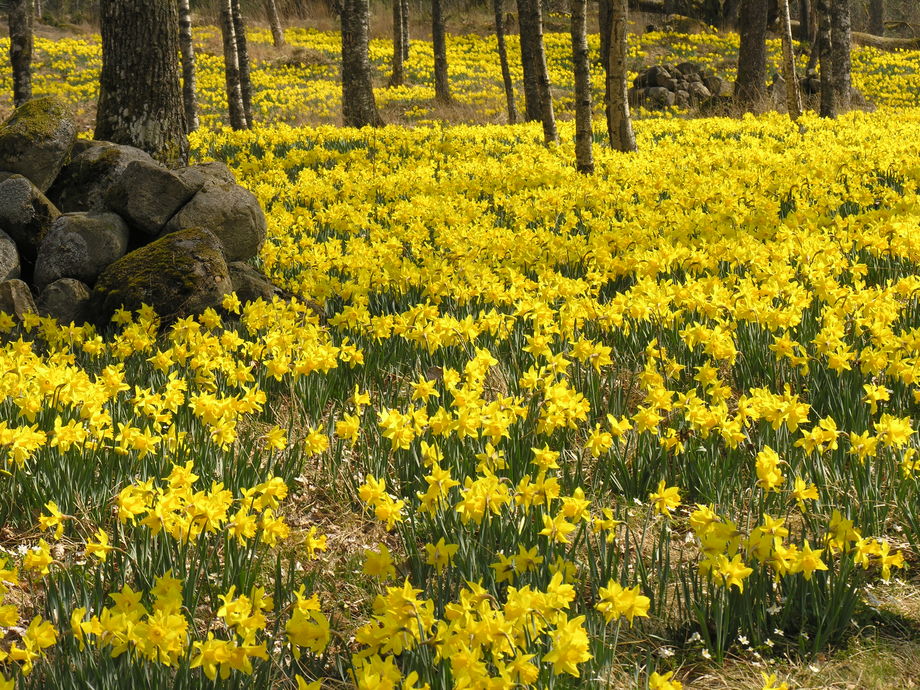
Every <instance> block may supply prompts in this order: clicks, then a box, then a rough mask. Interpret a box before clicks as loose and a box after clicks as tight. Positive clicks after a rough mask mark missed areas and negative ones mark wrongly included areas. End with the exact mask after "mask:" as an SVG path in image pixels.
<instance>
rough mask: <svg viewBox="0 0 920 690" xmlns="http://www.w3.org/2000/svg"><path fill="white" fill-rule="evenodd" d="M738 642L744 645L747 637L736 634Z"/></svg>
mask: <svg viewBox="0 0 920 690" xmlns="http://www.w3.org/2000/svg"><path fill="white" fill-rule="evenodd" d="M738 642H740V643H741V644H744V645H746V644H747V643H748V638H746V637H745V636H744V635H738Z"/></svg>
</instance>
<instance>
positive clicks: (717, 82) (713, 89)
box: [703, 77, 729, 96]
mask: <svg viewBox="0 0 920 690" xmlns="http://www.w3.org/2000/svg"><path fill="white" fill-rule="evenodd" d="M703 84H704V85H705V86H706V88H707V89H709V92H710V93H711V94H712V95H713V96H727V95H729V94H728V91H729V83H728V82H727V81H724V80H723V79H720V78H719V77H707V78H706V79H704V80H703Z"/></svg>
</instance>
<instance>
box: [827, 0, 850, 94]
mask: <svg viewBox="0 0 920 690" xmlns="http://www.w3.org/2000/svg"><path fill="white" fill-rule="evenodd" d="M851 40H852V37H851V36H850V2H849V0H831V75H832V76H831V80H832V81H833V83H834V99H835V101H836V104H837V108H838V110H842V111H847V110H849V109H850V89H851V84H852V80H851V77H850V41H851Z"/></svg>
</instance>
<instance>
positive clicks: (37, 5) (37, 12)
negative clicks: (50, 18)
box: [33, 0, 43, 21]
mask: <svg viewBox="0 0 920 690" xmlns="http://www.w3.org/2000/svg"><path fill="white" fill-rule="evenodd" d="M33 7H34V9H35V18H36V19H37V20H38V21H41V19H42V14H43V12H42V0H35V3H34V5H33Z"/></svg>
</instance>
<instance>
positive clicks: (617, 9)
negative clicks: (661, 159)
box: [607, 0, 636, 151]
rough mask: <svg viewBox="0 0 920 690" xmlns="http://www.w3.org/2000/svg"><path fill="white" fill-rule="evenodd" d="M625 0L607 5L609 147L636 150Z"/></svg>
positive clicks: (620, 149)
mask: <svg viewBox="0 0 920 690" xmlns="http://www.w3.org/2000/svg"><path fill="white" fill-rule="evenodd" d="M626 31H627V24H626V0H613V1H612V2H611V5H610V40H609V46H610V48H609V50H610V63H609V66H608V67H607V92H608V93H609V94H610V97H609V100H608V102H607V132H608V134H609V135H610V146H611V147H612V148H614V149H616V150H617V151H635V150H636V135H635V133H634V132H633V128H632V118H631V117H630V114H629V100H628V99H627V97H626V90H627V86H626Z"/></svg>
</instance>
